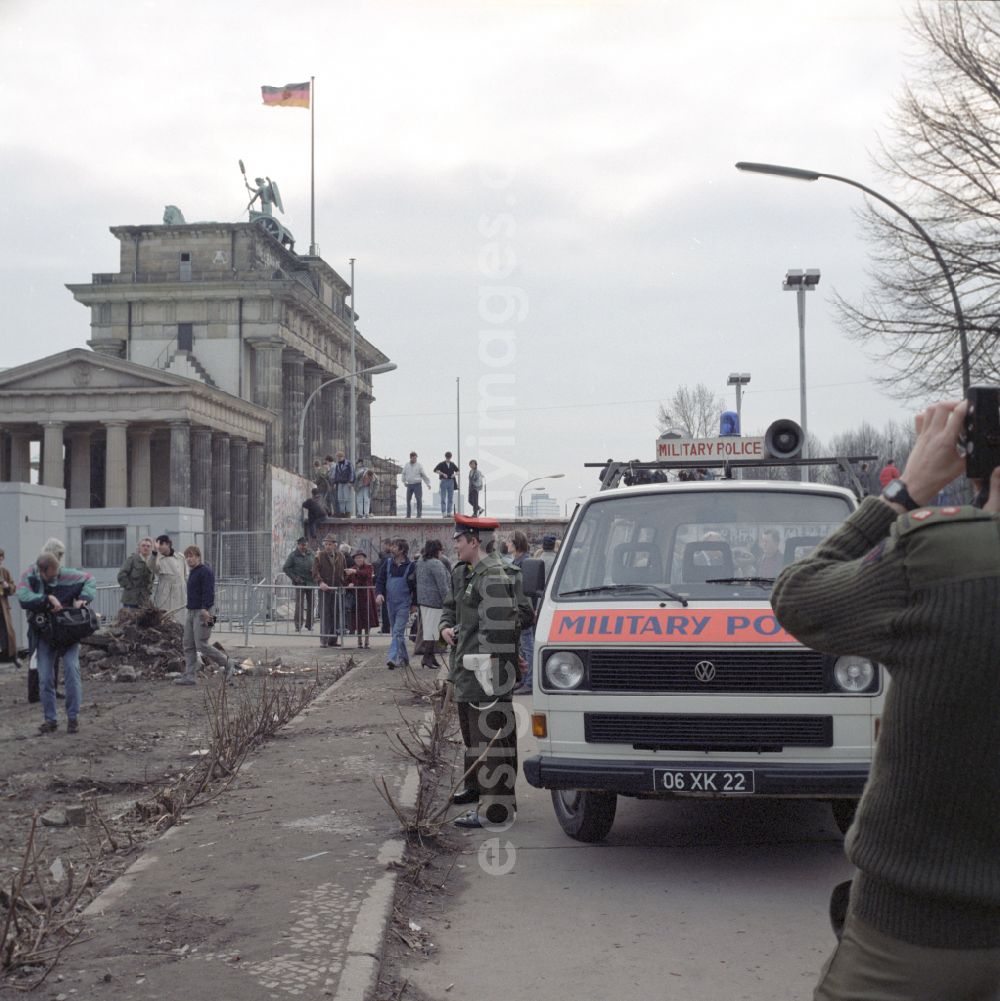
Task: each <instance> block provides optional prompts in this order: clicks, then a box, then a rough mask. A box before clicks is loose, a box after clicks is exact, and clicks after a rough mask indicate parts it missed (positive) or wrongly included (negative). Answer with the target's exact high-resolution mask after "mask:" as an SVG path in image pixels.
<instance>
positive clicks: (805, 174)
mask: <svg viewBox="0 0 1000 1001" xmlns="http://www.w3.org/2000/svg"><path fill="white" fill-rule="evenodd" d="M736 169H737V170H745V171H747V172H749V173H752V174H773V175H775V176H777V177H790V178H793V179H794V180H797V181H818V180H819V179H820V178H821V177H825V178H826V179H827V180H828V181H840V183H841V184H849V185H850V186H851V187H852V188H857V189H858V190H859V191H863V192H864V193H865V194H866V195H869V196H870V197H872V198H874V199H875V200H876V201H879V202H881V203H882V204H883V205H888V206H889V208H891V209H892V210H893V212H897V213H898V214H899V215H901V216H902V217H903V218H904V219H905V220H906V221H907V222H908V223H909V224H910V225H911V226H912V227H913V228H914V229H915V230H916V232H917V234H918V235H919V236H920V237H921V239H923V241H924V243H926V244H927V246H928V247H929V248H930V251H931V253H932V254H933V255H934V260H936V261H937V263H938V267H939V268H940V269H941V272H942V274H943V275H944V279H945V281H946V282H947V283H948V291H949V292H950V293H951V302H952V306H953V308H954V310H955V319H956V320H957V322H958V342H959V348H960V350H961V354H962V389H963V390H967V389H968V388H969V384H970V382H971V377H970V375H969V344H968V339H967V337H966V332H965V314H964V313H963V312H962V304H961V303H960V302H959V299H958V291H957V290H956V288H955V280H954V278H952V275H951V270H950V269H949V267H948V265H947V264H946V263H945V260H944V258H943V257H942V256H941V251H940V249H939V248H938V245H937V244H936V243H935V242H934V241H933V240H932V239H931V237H930V234H929V233H928V232H927V230H925V229H924V227H923V226H921V225H920V223H919V222H917V220H916V219H914V218H913V216H911V215H910V214H909V212H906V211H905V210H904V209H901V208H900V207H899V206H898V205H897V204H896V203H895V202H894V201H890V199H888V198H886V197H885V195H880V194H879V193H878V192H877V191H875V190H873V189H872V188H869V187H868V186H867V185H865V184H862V183H861V182H860V181H852V180H851V178H849V177H841V176H840V175H839V174H826V173H823V172H822V171H819V170H803V169H802V168H801V167H782V166H780V165H778V164H775V163H749V162H747V161H745V160H741V161H739V162H738V163H737V164H736Z"/></svg>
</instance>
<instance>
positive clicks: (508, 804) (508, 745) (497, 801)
mask: <svg viewBox="0 0 1000 1001" xmlns="http://www.w3.org/2000/svg"><path fill="white" fill-rule="evenodd" d="M480 705H481V706H482V708H480ZM456 706H457V707H458V725H459V727H460V728H461V730H462V742H463V743H464V744H465V764H464V770H465V771H466V772H468V773H469V774H468V775H467V776H466V780H465V781H466V788H468V789H474V790H475V791H476V792H477V793H478V794H479V813H480V816H482V817H485V818H486V819H487V820H488V821H489V822H490V823H491V824H505V823H509V822H510V821H512V820H513V819H514V810H515V808H516V805H517V804H516V801H515V799H514V781H515V779H516V778H517V716H516V715H515V713H514V704H513V703H512V702H511V701H510V700H509V699H507V700H498V701H495V702H492V701H491V702H484V703H476V702H457V703H456ZM497 731H499V736H498V737H497V738H496V741H495V742H494V743H493V746H492V747H490V741H491V740H493V737H494V735H495V734H496V733H497ZM487 748H488V750H487ZM483 752H486V757H485V758H483V760H482V761H481V762H480V763H479V764H478V765H477V766H476V767H475V768H472V766H473V764H474V762H475V761H476V759H477V758H479V756H480V755H482V754H483ZM470 768H472V771H471V772H469V769H470Z"/></svg>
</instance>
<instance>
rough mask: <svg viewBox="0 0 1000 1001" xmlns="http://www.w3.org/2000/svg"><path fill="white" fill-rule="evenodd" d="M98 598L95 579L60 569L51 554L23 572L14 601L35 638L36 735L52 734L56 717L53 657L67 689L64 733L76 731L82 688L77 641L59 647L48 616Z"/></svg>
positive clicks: (79, 606)
mask: <svg viewBox="0 0 1000 1001" xmlns="http://www.w3.org/2000/svg"><path fill="white" fill-rule="evenodd" d="M96 597H97V585H96V583H95V582H94V578H93V577H92V576H91V575H90V574H89V573H85V572H84V571H82V570H72V569H70V568H69V567H63V566H60V563H59V560H58V559H56V557H55V556H53V555H52V553H42V554H41V555H40V556H39V557H38V559H37V560H36V561H35V564H34V566H31V567H29V568H28V569H27V570H25V572H24V574H23V575H22V576H21V580H20V582H19V583H18V587H17V600H18V601H19V602H20V604H21V607H22V608H23V609H24V610H25V611H26V612H27V613H28V614H29V616H30V618H31V620H32V628H33V629H34V632H35V637H36V644H37V645H36V651H37V653H38V681H39V687H40V691H41V701H42V714H43V720H42V723H41V725H40V726H39V728H38V732H39V733H42V734H45V733H54V732H55V731H56V730H57V729H58V728H59V723H58V719H57V716H56V686H55V662H56V657H57V656H60V657H61V658H62V665H63V677H64V678H65V681H64V684H65V687H66V732H67V733H76V732H77V731H78V730H79V722H78V717H79V713H80V701H81V699H82V697H83V688H82V685H81V683H80V641H79V640H76V642H73V643H69V644H67V645H65V646H63V645H62V643H60V642H59V641H58V640H57V639H56V638H54V636H53V634H52V633H51V632H50V631H49V615H51V613H53V612H58V611H61V610H62V609H63V608H82V607H83V606H84V605H86V604H89V603H90V602H92V601H93V600H94V599H95V598H96Z"/></svg>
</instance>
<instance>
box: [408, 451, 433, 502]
mask: <svg viewBox="0 0 1000 1001" xmlns="http://www.w3.org/2000/svg"><path fill="white" fill-rule="evenodd" d="M423 483H426V484H427V486H430V485H431V481H430V480H429V479H427V474H426V473H425V472H424V467H423V466H422V465H421V464H420V463H419V462H417V453H416V452H411V453H410V461H409V462H408V463H407V464H406V465H405V466H403V486H405V487H406V517H407V518H409V517H412V503H413V499H414V498H416V501H417V517H418V518H422V517H423V511H424V500H423V498H424V488H423V485H422V484H423Z"/></svg>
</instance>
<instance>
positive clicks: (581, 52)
mask: <svg viewBox="0 0 1000 1001" xmlns="http://www.w3.org/2000/svg"><path fill="white" fill-rule="evenodd" d="M913 9H914V5H913V3H912V2H910V0H903V2H899V0H832V2H823V0H812V2H810V3H802V2H801V0H799V2H786V0H742V2H738V0H732V2H723V0H656V2H648V3H646V2H626V0H603V2H583V0H549V2H546V3H537V2H521V0H503V2H500V0H462V2H447V3H444V2H436V0H424V2H422V3H420V4H413V3H403V2H386V0H371V2H360V3H359V2H355V3H351V4H348V3H345V2H340V0H298V2H297V3H296V4H294V5H292V6H289V7H286V8H282V7H280V6H279V5H275V4H264V3H254V2H246V0H243V2H240V3H238V4H237V3H232V2H229V0H213V2H212V3H210V4H209V3H205V2H200V3H193V2H190V0H170V2H161V0H95V2H93V3H80V2H79V0H0V64H2V65H3V66H4V70H5V72H4V76H5V89H6V91H7V97H6V99H5V102H4V103H5V110H4V114H3V116H2V117H0V176H2V177H3V178H4V186H3V195H4V199H5V204H4V209H3V219H4V221H5V226H4V229H5V234H6V239H5V240H3V241H2V244H0V296H2V299H3V302H4V310H3V320H2V323H3V330H2V335H3V336H2V340H0V344H2V353H0V366H2V367H7V366H12V365H19V364H23V363H25V362H28V361H31V360H32V359H34V358H37V357H40V356H42V355H45V354H50V353H54V352H57V351H62V350H66V349H68V348H72V347H84V346H85V345H86V341H87V339H88V337H89V326H88V324H89V317H88V313H87V310H86V309H85V308H84V307H82V306H80V305H79V304H77V303H76V302H74V301H73V298H72V296H71V295H70V293H69V292H68V291H67V290H66V288H65V287H64V286H65V284H66V283H75V282H86V281H89V279H90V275H91V274H92V273H94V272H104V271H116V270H118V256H117V255H118V242H117V240H115V238H114V237H113V236H112V235H111V234H110V233H109V232H108V228H109V227H110V226H113V225H134V224H141V223H155V224H158V223H160V222H161V219H162V214H163V208H164V206H165V205H167V204H173V205H177V206H179V207H180V208H181V210H182V211H183V213H184V215H185V217H186V218H187V220H188V221H197V220H218V221H225V222H235V221H238V220H240V219H242V218H245V215H244V208H245V204H246V193H245V189H244V187H243V179H242V177H241V175H240V173H239V166H238V160H239V159H243V160H244V161H245V163H246V166H247V171H248V173H249V175H250V176H251V177H253V176H254V175H263V174H266V175H268V176H270V177H272V178H274V179H275V180H276V181H278V183H279V184H280V187H281V193H282V197H283V201H284V205H285V210H286V212H285V215H284V216H281V221H282V222H283V223H284V224H285V225H286V226H287V227H288V228H289V229H290V230H291V231H292V232H293V233H294V234H295V237H296V240H297V247H298V248H299V249H300V250H305V249H306V248H307V247H308V245H309V237H310V214H309V213H310V200H309V180H310V177H309V118H310V115H309V112H308V111H305V110H302V109H296V108H269V107H265V106H263V105H262V104H261V98H260V86H261V85H262V84H266V85H271V86H281V85H283V84H286V83H294V82H300V81H303V80H307V79H309V78H310V77H315V91H314V101H315V128H316V149H315V157H316V242H317V244H318V245H319V247H320V251H321V253H322V256H323V257H324V258H325V259H326V260H327V261H328V262H329V263H330V264H331V265H332V266H333V267H334V268H335V269H336V270H337V271H339V272H340V273H341V274H342V275H344V276H345V277H347V276H348V275H349V264H348V260H349V258H351V257H353V258H356V260H357V264H356V288H357V302H356V306H357V311H358V314H359V316H360V321H359V324H358V329H359V331H360V332H361V333H363V334H364V336H365V337H366V338H367V339H368V340H370V341H371V342H373V343H374V344H375V345H376V346H378V347H379V348H380V349H381V350H383V351H384V352H385V353H386V354H387V355H388V356H389V358H391V359H392V360H393V361H394V362H396V364H397V365H398V369H397V370H396V371H395V372H392V373H389V374H386V375H381V376H376V377H375V394H376V402H375V403H374V405H373V408H372V432H373V448H374V451H375V452H376V453H377V454H380V455H383V456H390V457H394V458H396V459H403V460H404V461H405V457H406V455H407V453H408V452H409V451H410V450H411V449H415V450H416V451H417V452H418V453H419V454H420V457H421V460H422V461H425V464H426V466H427V468H428V469H430V467H431V466H433V465H434V464H435V463H436V462H437V461H438V460H439V459H440V458H441V457H442V455H443V453H444V451H445V450H446V449H448V450H451V451H452V452H455V453H456V454H459V453H460V456H461V462H462V466H463V467H465V465H466V463H467V460H468V459H469V458H478V459H479V462H480V466H481V468H482V469H483V471H484V473H485V475H486V482H487V489H486V505H487V509H488V512H489V513H491V514H498V515H503V514H508V513H510V512H511V510H512V509H513V506H514V505H515V503H516V499H517V496H518V494H519V493H520V492H521V490H522V488H523V487H524V485H525V483H526V482H527V481H529V480H533V479H535V478H537V477H545V476H548V475H551V474H555V473H562V474H563V476H562V477H561V478H559V479H555V480H551V481H545V480H542V481H541V482H540V483H538V484H537V486H538V487H540V488H544V489H547V490H548V491H549V493H550V494H551V495H552V496H554V497H556V498H557V499H558V500H559V502H560V504H566V503H569V504H570V505H572V501H573V498H575V497H577V496H579V495H581V494H585V493H590V492H592V491H593V490H594V489H595V488H596V485H597V475H596V471H595V470H592V469H586V468H584V463H586V462H597V461H603V460H605V459H607V458H608V457H615V458H622V459H629V458H652V457H653V452H654V442H655V439H656V436H657V425H656V414H657V406H658V403H659V402H661V401H666V400H668V399H669V398H670V396H671V395H672V394H673V392H674V391H675V390H676V389H677V388H678V387H679V386H683V385H689V386H691V385H694V384H696V383H705V384H706V385H708V386H709V387H711V388H712V389H717V390H718V392H719V394H720V395H721V396H723V397H724V398H725V399H726V402H727V404H728V406H730V407H731V408H733V409H735V397H734V396H733V389H732V388H731V387H728V386H727V385H726V380H727V376H728V374H729V373H730V372H749V373H750V375H751V382H750V384H749V385H748V386H747V387H746V391H745V392H744V396H743V428H744V432H745V433H748V434H751V433H761V432H762V431H763V430H764V428H766V427H767V425H768V424H770V423H771V422H772V421H773V420H775V419H778V418H781V417H791V418H794V419H798V417H799V343H798V341H799V338H798V321H797V315H796V303H795V296H794V295H791V294H789V293H787V292H784V291H783V290H782V287H781V285H782V279H783V277H784V274H785V272H786V270H788V269H789V268H812V267H816V268H819V269H820V270H821V279H820V284H819V288H818V290H817V291H816V292H815V293H812V294H810V295H809V296H808V298H807V306H806V345H807V346H806V359H807V378H806V384H807V402H808V410H807V417H808V427H809V431H810V433H811V434H815V435H817V436H819V438H820V439H821V440H824V441H827V440H829V438H830V437H832V436H833V435H834V434H836V433H838V432H840V431H844V430H847V429H849V428H853V427H856V426H857V425H859V424H860V423H861V422H862V421H868V422H869V423H872V424H874V425H876V426H878V427H881V426H882V425H884V424H885V423H886V422H887V421H889V420H897V421H908V420H909V419H910V417H911V415H912V413H913V411H914V410H915V409H916V408H917V404H918V403H919V402H920V401H913V402H912V403H910V404H908V403H904V402H900V401H899V400H894V399H892V398H891V397H890V396H889V395H888V394H887V393H886V391H885V389H884V388H882V387H880V386H879V385H878V384H877V383H876V381H875V378H876V376H878V375H880V374H885V370H884V369H883V368H880V367H879V366H878V365H876V363H875V362H874V361H872V359H871V358H869V357H867V356H866V355H865V353H864V351H863V350H862V348H861V347H860V346H859V345H857V344H856V343H854V342H851V341H849V340H847V339H846V338H845V337H844V335H843V333H842V332H841V331H840V330H839V329H838V326H837V322H836V316H835V311H834V308H833V302H832V299H833V294H834V292H835V291H836V292H838V293H840V294H841V295H843V296H845V297H846V298H847V299H849V300H852V301H860V300H861V299H862V298H863V297H864V295H865V293H866V289H867V288H868V284H867V282H868V278H867V269H868V267H869V250H868V247H867V245H866V244H865V243H864V242H863V241H862V239H861V233H860V226H859V221H858V211H859V210H860V208H861V207H862V202H861V196H860V195H859V193H858V192H857V191H855V190H854V189H853V188H850V187H848V186H846V185H842V184H837V183H835V182H831V181H819V182H816V183H806V182H798V181H789V180H786V179H782V178H774V177H764V176H757V175H749V174H743V173H740V172H738V171H737V170H736V169H735V168H734V163H735V162H736V161H737V160H750V161H766V162H772V163H781V164H789V165H793V166H800V167H807V168H812V169H816V170H821V171H825V172H829V173H834V174H841V175H844V176H847V177H851V178H854V179H856V180H859V181H861V182H863V183H866V184H868V185H869V186H872V187H875V188H877V189H881V190H883V191H887V193H888V191H889V190H891V189H887V188H886V182H885V180H884V179H883V178H881V177H880V175H879V174H878V173H877V171H876V170H875V168H874V166H873V164H872V162H871V153H872V152H873V151H874V150H875V149H876V146H877V141H878V137H879V135H887V134H888V130H889V125H890V116H891V114H892V111H893V108H894V102H895V98H896V97H897V95H898V94H899V92H900V90H901V87H902V84H903V82H904V80H905V77H906V74H907V72H908V71H909V70H910V69H911V68H912V56H913V53H914V51H915V48H916V46H915V43H914V42H913V39H912V36H911V35H910V34H909V31H908V28H907V22H906V14H907V12H908V11H912V10H913ZM908 60H910V61H908ZM459 421H460V431H459V427H458V425H459ZM531 489H532V487H529V488H528V490H526V491H525V498H527V496H528V494H529V493H530V491H531Z"/></svg>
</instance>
